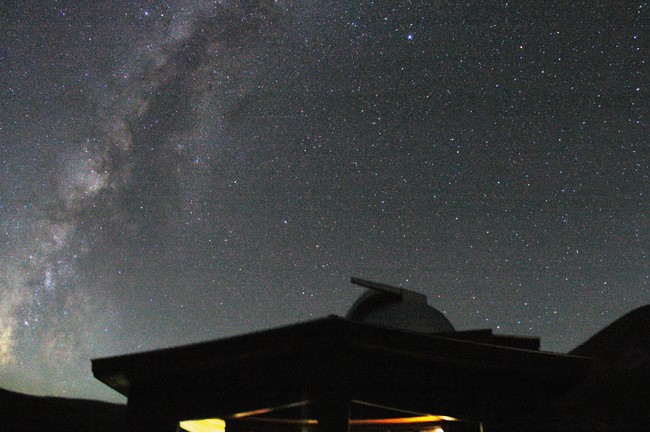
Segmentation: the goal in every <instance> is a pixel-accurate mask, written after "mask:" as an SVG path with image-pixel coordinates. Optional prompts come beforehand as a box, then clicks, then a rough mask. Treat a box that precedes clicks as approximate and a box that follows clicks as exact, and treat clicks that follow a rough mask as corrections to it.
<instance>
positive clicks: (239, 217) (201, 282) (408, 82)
mask: <svg viewBox="0 0 650 433" xmlns="http://www.w3.org/2000/svg"><path fill="white" fill-rule="evenodd" d="M23 3H24V4H21V5H20V6H18V5H17V4H16V5H14V4H5V5H2V6H0V26H1V28H2V29H3V31H2V32H0V99H1V100H2V101H3V102H2V105H0V301H1V302H0V386H3V387H8V388H12V389H18V390H22V391H27V392H35V393H43V394H56V395H73V396H84V397H94V398H102V399H118V398H117V397H116V396H115V395H113V394H110V391H109V390H108V389H105V387H103V386H102V385H101V384H100V383H98V382H97V381H95V380H94V379H93V378H92V376H91V374H90V363H89V359H90V358H93V357H99V356H108V355H116V354H121V353H125V352H133V351H141V350H147V349H155V348H160V347H166V346H172V345H179V344H184V343H189V342H195V341H201V340H206V339H214V338H221V337H224V336H228V335H235V334H240V333H243V332H249V331H253V330H259V329H263V328H267V327H271V326H279V325H283V324H288V323H293V322H296V321H300V320H307V319H309V318H314V317H321V316H324V315H327V314H339V315H343V314H345V312H346V310H347V308H349V306H350V305H351V304H352V302H353V301H354V299H355V298H356V297H357V296H359V295H360V290H359V289H357V288H355V287H353V286H351V285H350V284H349V282H348V278H349V276H350V275H357V276H361V277H365V278H370V279H373V280H378V281H383V282H386V283H389V284H394V285H401V286H404V287H407V288H411V289H415V290H420V291H422V292H423V293H425V294H426V295H427V296H428V298H429V302H430V304H431V305H433V306H435V307H436V308H438V309H440V310H441V311H443V312H444V313H445V314H446V315H447V316H448V317H449V319H450V320H451V321H452V323H453V324H454V325H455V326H456V328H458V329H471V328H492V329H494V330H495V332H500V333H511V334H522V335H535V336H541V337H542V347H543V348H544V349H547V350H555V351H568V350H570V349H572V348H573V347H575V346H576V345H577V344H579V343H581V342H582V341H584V340H585V339H586V338H588V337H589V336H590V335H592V334H593V333H595V332H596V331H597V330H599V329H600V328H602V327H603V326H605V325H606V324H607V323H609V322H611V321H613V320H614V319H616V318H617V317H618V316H620V315H622V314H623V313H625V312H627V311H629V310H631V309H632V308H635V307H637V306H640V305H644V304H646V303H647V302H648V301H650V294H649V293H648V279H649V278H650V277H649V275H650V269H649V266H648V257H647V252H648V247H649V242H648V200H647V197H648V192H649V185H650V183H649V179H648V177H649V170H648V157H649V155H648V154H649V143H648V125H647V116H648V107H649V102H648V89H647V72H646V71H647V67H648V54H647V47H646V44H647V33H648V28H647V22H648V5H647V3H646V2H645V1H628V2H614V3H612V2H586V1H564V2H558V3H557V4H556V5H554V6H553V7H548V6H544V7H542V6H541V5H540V4H538V2H529V1H518V2H502V3H501V4H487V3H485V2H464V3H458V2H452V1H422V2H420V1H403V2H376V1H362V2H348V1H325V0H322V1H321V0H319V1H307V2H293V1H283V0H276V1H270V0H258V1H242V2H238V1H207V0H204V1H202V0H193V1H192V0H178V1H171V0H169V1H161V2H152V1H145V0H142V1H128V2H97V1H93V2H71V1H65V0H59V1H52V2H23Z"/></svg>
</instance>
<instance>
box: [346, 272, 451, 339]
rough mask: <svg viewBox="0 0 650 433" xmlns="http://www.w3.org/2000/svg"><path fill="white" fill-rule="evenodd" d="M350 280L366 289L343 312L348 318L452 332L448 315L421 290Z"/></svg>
mask: <svg viewBox="0 0 650 433" xmlns="http://www.w3.org/2000/svg"><path fill="white" fill-rule="evenodd" d="M352 282H353V283H355V284H358V285H361V286H364V287H366V288H368V289H370V290H368V291H366V292H365V293H364V294H363V295H361V296H360V297H359V299H357V300H356V302H355V303H354V304H353V305H352V307H351V308H350V311H348V314H347V316H346V317H347V318H348V319H350V320H358V321H361V322H366V323H373V324H376V325H383V326H390V327H393V328H399V329H404V330H408V331H415V332H423V333H446V332H454V326H453V325H452V324H451V322H450V321H449V319H447V318H446V317H445V315H444V314H442V313H441V312H440V311H438V310H436V309H435V308H433V307H432V306H430V305H429V304H427V298H426V296H424V295H423V294H421V293H417V292H413V291H411V290H406V289H401V288H398V287H392V286H388V285H385V284H381V283H374V282H372V281H367V280H361V279H358V278H352Z"/></svg>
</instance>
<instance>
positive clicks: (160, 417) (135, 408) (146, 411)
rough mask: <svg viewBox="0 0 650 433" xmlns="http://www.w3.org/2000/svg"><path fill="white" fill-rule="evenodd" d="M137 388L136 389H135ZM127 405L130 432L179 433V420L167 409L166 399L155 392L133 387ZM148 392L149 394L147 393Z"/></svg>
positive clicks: (127, 424) (127, 421) (127, 422)
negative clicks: (169, 432) (157, 432)
mask: <svg viewBox="0 0 650 433" xmlns="http://www.w3.org/2000/svg"><path fill="white" fill-rule="evenodd" d="M133 388H135V389H133ZM133 388H132V389H131V390H130V392H129V400H128V402H127V405H126V428H127V430H129V431H177V430H178V421H179V420H178V419H176V418H175V416H174V413H173V412H172V411H170V410H169V408H166V407H165V406H166V405H165V404H164V397H161V396H160V395H159V393H156V392H155V391H153V390H144V389H141V388H138V387H133ZM147 391H148V392H147Z"/></svg>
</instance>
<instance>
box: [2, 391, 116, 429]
mask: <svg viewBox="0 0 650 433" xmlns="http://www.w3.org/2000/svg"><path fill="white" fill-rule="evenodd" d="M125 414H126V406H125V405H121V404H113V403H105V402H101V401H94V400H82V399H71V398H59V397H37V396H32V395H28V394H21V393H17V392H13V391H7V390H4V389H0V430H2V431H124V430H125V429H126V425H125V423H124V418H125Z"/></svg>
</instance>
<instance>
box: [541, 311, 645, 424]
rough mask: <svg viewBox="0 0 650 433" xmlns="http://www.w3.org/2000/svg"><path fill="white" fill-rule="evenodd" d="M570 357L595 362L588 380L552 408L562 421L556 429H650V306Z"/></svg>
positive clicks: (598, 334) (610, 328) (580, 347)
mask: <svg viewBox="0 0 650 433" xmlns="http://www.w3.org/2000/svg"><path fill="white" fill-rule="evenodd" d="M570 354H571V355H578V356H586V357H589V358H593V360H594V361H593V363H592V365H591V370H590V372H589V374H588V376H587V377H586V378H585V380H584V381H582V382H580V383H579V384H578V385H577V386H576V387H575V388H573V389H572V390H571V391H570V392H569V393H567V394H566V395H564V396H563V397H562V398H561V400H559V401H558V402H557V403H556V404H555V405H553V407H552V410H551V412H552V413H553V414H554V416H555V417H557V419H558V423H557V425H556V426H555V427H557V428H558V429H561V430H591V431H598V430H600V431H603V430H608V431H647V430H648V429H650V410H649V409H648V407H649V406H648V402H649V401H650V305H646V306H644V307H641V308H637V309H636V310H633V311H631V312H629V313H627V314H625V315H624V316H622V317H621V318H620V319H618V320H616V321H614V322H613V323H612V324H610V325H609V326H607V327H606V328H604V329H603V330H602V331H600V332H598V333H597V334H596V335H594V336H593V337H591V338H590V339H589V340H587V341H586V342H584V343H583V344H581V345H580V346H578V347H576V348H575V349H574V350H572V351H571V352H570ZM560 420H561V421H560ZM546 427H547V429H553V426H550V425H547V426H546Z"/></svg>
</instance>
